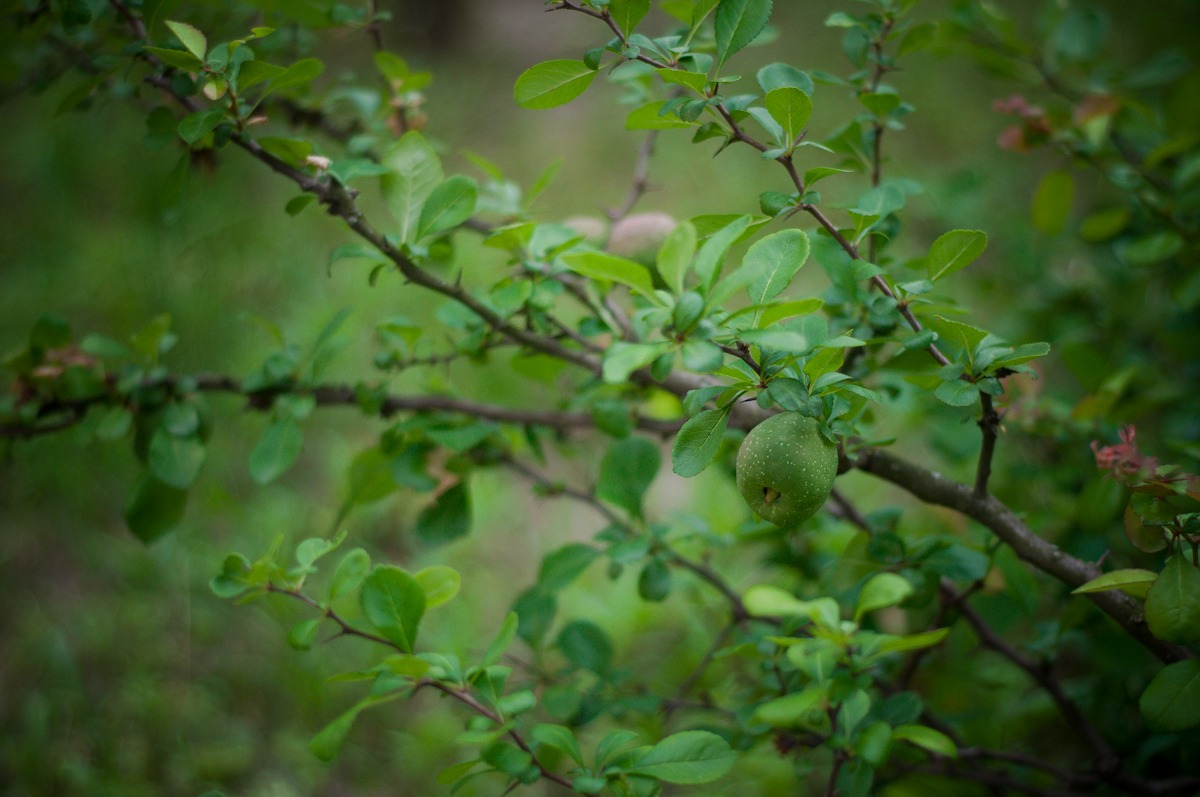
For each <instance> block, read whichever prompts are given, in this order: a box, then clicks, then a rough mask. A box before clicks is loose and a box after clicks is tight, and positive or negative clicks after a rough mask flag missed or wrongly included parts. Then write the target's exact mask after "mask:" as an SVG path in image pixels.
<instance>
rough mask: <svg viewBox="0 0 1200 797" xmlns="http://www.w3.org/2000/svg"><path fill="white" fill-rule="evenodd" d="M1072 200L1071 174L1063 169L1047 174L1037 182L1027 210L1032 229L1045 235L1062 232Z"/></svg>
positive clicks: (1073, 193)
mask: <svg viewBox="0 0 1200 797" xmlns="http://www.w3.org/2000/svg"><path fill="white" fill-rule="evenodd" d="M1074 200H1075V180H1074V178H1072V177H1071V173H1070V172H1068V171H1066V170H1065V169H1058V170H1056V171H1052V172H1049V173H1047V174H1046V175H1045V176H1043V177H1042V179H1041V180H1040V181H1039V182H1038V186H1037V189H1036V190H1035V191H1034V192H1033V202H1032V203H1031V205H1030V208H1029V212H1030V219H1031V221H1032V222H1033V227H1034V229H1035V230H1038V231H1039V232H1043V233H1045V234H1046V235H1057V234H1058V233H1060V232H1062V230H1063V228H1064V227H1065V226H1067V216H1069V215H1070V213H1071V203H1072V202H1073V201H1074Z"/></svg>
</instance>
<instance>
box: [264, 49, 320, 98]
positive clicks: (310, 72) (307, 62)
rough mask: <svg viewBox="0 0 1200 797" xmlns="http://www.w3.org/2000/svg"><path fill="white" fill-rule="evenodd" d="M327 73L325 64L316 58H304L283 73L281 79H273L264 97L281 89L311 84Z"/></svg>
mask: <svg viewBox="0 0 1200 797" xmlns="http://www.w3.org/2000/svg"><path fill="white" fill-rule="evenodd" d="M324 71H325V64H324V63H323V62H321V61H320V60H318V59H316V58H302V59H300V60H299V61H297V62H296V63H294V64H292V65H291V66H289V67H288V68H287V69H285V70H284V71H283V74H282V75H280V76H279V77H275V78H272V79H271V82H270V83H268V84H267V90H266V91H265V92H263V96H264V97H266V96H267V95H268V94H271V93H274V92H276V91H279V90H280V89H290V88H291V87H293V86H300V85H303V84H305V83H311V82H312V80H313V79H314V78H316V77H317V76H318V75H320V74H321V73H322V72H324Z"/></svg>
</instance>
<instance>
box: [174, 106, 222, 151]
mask: <svg viewBox="0 0 1200 797" xmlns="http://www.w3.org/2000/svg"><path fill="white" fill-rule="evenodd" d="M224 117H225V112H224V111H222V110H221V109H220V108H208V109H206V110H203V111H196V112H195V113H190V114H188V115H187V116H185V117H183V119H181V120H180V121H179V128H178V129H179V137H180V138H182V139H183V140H184V141H186V142H187V143H188V144H189V145H191V144H195V143H196V142H197V141H199V140H200V139H202V138H204V137H205V136H206V135H208V134H209V133H211V132H212V131H213V129H215V128H216V126H217V125H219V124H220V123H221V120H222V119H223V118H224Z"/></svg>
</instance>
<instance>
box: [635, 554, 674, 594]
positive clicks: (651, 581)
mask: <svg viewBox="0 0 1200 797" xmlns="http://www.w3.org/2000/svg"><path fill="white" fill-rule="evenodd" d="M670 594H671V569H670V568H669V567H667V566H666V564H664V563H663V562H662V560H660V559H651V560H650V561H649V562H647V563H646V566H645V567H643V568H642V572H641V573H639V574H638V595H640V596H641V598H642V600H645V601H651V602H654V603H658V602H660V601H664V600H666V599H667V596H668V595H670Z"/></svg>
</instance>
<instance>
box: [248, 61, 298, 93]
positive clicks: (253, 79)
mask: <svg viewBox="0 0 1200 797" xmlns="http://www.w3.org/2000/svg"><path fill="white" fill-rule="evenodd" d="M286 71H287V70H286V69H284V68H283V67H281V66H276V65H275V64H268V63H267V62H266V61H258V60H254V61H247V62H246V63H244V64H242V65H241V67H240V68H239V69H238V74H237V87H238V91H245V90H246V89H249V88H251V87H253V86H257V85H258V84H259V83H262V82H263V81H264V80H274V79H275V78H277V77H279V76H280V75H282V74H283V73H284V72H286Z"/></svg>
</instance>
